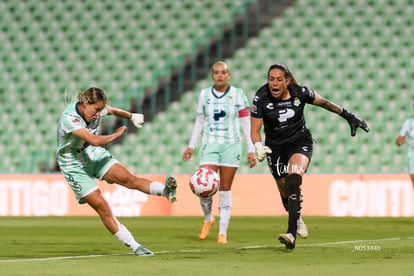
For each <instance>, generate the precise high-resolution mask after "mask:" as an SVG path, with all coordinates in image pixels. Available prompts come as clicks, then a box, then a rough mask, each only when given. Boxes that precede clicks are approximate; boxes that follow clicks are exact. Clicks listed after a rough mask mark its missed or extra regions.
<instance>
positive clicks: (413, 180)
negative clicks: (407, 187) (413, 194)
mask: <svg viewBox="0 0 414 276" xmlns="http://www.w3.org/2000/svg"><path fill="white" fill-rule="evenodd" d="M410 179H411V183H412V184H413V190H414V173H413V174H410Z"/></svg>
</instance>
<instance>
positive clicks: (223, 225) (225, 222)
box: [219, 191, 232, 236]
mask: <svg viewBox="0 0 414 276" xmlns="http://www.w3.org/2000/svg"><path fill="white" fill-rule="evenodd" d="M231 207H232V201H231V191H219V214H220V227H219V235H220V234H224V235H226V236H227V228H228V227H229V223H230V217H231Z"/></svg>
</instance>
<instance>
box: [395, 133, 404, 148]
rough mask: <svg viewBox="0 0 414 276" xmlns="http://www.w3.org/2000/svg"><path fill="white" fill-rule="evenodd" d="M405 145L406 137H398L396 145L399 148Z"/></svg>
mask: <svg viewBox="0 0 414 276" xmlns="http://www.w3.org/2000/svg"><path fill="white" fill-rule="evenodd" d="M404 143H405V137H404V136H401V135H398V137H397V139H396V140H395V144H396V145H397V146H402V145H403V144H404Z"/></svg>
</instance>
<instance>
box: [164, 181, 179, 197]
mask: <svg viewBox="0 0 414 276" xmlns="http://www.w3.org/2000/svg"><path fill="white" fill-rule="evenodd" d="M176 192H177V180H176V179H175V177H174V176H171V175H169V176H167V178H166V179H165V188H164V195H165V197H166V198H167V200H168V201H169V202H171V203H174V202H176V201H177V197H176Z"/></svg>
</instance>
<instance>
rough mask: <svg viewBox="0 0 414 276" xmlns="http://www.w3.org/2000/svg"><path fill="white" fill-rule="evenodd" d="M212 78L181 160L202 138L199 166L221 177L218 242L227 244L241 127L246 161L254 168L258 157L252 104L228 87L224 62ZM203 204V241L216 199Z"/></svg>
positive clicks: (215, 67)
mask: <svg viewBox="0 0 414 276" xmlns="http://www.w3.org/2000/svg"><path fill="white" fill-rule="evenodd" d="M211 76H212V79H213V81H214V85H213V86H211V87H208V88H205V89H203V90H201V92H200V95H199V99H198V108H197V117H196V121H195V125H194V129H193V132H192V135H191V139H190V143H189V145H188V148H187V149H186V150H185V152H184V154H183V156H182V158H183V160H185V161H187V160H189V159H190V158H191V156H192V155H193V153H194V148H195V147H196V145H197V142H198V140H199V137H200V136H201V135H203V137H202V145H201V147H200V161H199V165H200V167H209V168H211V169H213V170H214V171H216V172H218V173H219V175H220V188H219V215H220V226H219V233H218V238H217V243H218V244H225V243H227V229H228V226H229V222H230V216H231V208H232V200H231V186H232V183H233V179H234V175H235V174H236V171H237V168H238V167H239V165H240V156H241V153H242V145H241V133H240V127H241V128H242V132H243V134H244V139H245V141H246V143H247V147H248V154H247V161H248V162H249V165H250V167H251V168H252V167H254V166H255V165H256V157H255V148H254V145H253V143H252V142H251V138H250V120H249V117H250V112H249V103H248V100H247V97H246V95H245V94H244V91H243V90H242V89H240V88H237V87H234V86H232V85H230V84H229V82H228V81H229V79H230V71H229V67H228V65H227V64H226V63H225V62H223V61H218V62H216V63H214V64H213V66H212V68H211ZM200 204H201V208H202V210H203V213H204V224H203V227H202V228H201V231H200V234H199V238H200V239H201V240H204V239H206V238H207V237H208V235H209V233H210V229H211V227H212V226H213V225H214V223H215V220H214V217H213V216H212V213H211V209H212V204H213V198H212V197H209V198H200Z"/></svg>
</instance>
